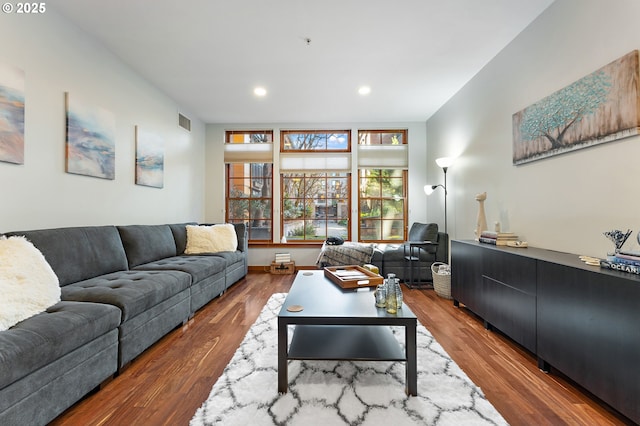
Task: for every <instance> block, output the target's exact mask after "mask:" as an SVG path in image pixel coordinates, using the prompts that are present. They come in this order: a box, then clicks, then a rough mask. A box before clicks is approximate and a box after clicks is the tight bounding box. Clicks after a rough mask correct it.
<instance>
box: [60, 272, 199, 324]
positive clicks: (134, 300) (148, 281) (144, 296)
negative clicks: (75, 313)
mask: <svg viewBox="0 0 640 426" xmlns="http://www.w3.org/2000/svg"><path fill="white" fill-rule="evenodd" d="M190 284H191V276H190V275H189V274H186V273H184V272H180V271H121V272H114V273H112V274H107V275H103V276H100V277H96V278H92V279H89V280H85V281H80V282H78V283H74V284H70V285H68V286H66V287H64V288H63V289H62V299H63V300H74V301H86V302H98V303H106V304H109V305H114V306H117V307H119V308H120V310H122V322H125V321H127V320H129V319H131V318H133V317H135V316H136V315H139V314H140V313H142V312H144V311H147V310H149V309H150V308H152V307H153V306H155V305H157V304H158V303H160V302H162V301H164V300H167V299H169V298H170V297H172V296H174V295H176V294H178V293H180V292H181V291H183V290H185V289H188V288H189V285H190Z"/></svg>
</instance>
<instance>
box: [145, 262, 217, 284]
mask: <svg viewBox="0 0 640 426" xmlns="http://www.w3.org/2000/svg"><path fill="white" fill-rule="evenodd" d="M225 267H226V262H225V261H224V259H222V258H220V257H216V256H195V255H194V256H175V257H168V258H166V259H160V260H157V261H155V262H149V263H145V264H142V265H139V266H136V268H135V269H136V270H142V271H182V272H186V273H188V274H189V275H191V277H192V283H197V282H200V281H202V280H204V279H206V278H207V277H209V276H213V275H215V274H217V273H219V272H222V271H224V269H225Z"/></svg>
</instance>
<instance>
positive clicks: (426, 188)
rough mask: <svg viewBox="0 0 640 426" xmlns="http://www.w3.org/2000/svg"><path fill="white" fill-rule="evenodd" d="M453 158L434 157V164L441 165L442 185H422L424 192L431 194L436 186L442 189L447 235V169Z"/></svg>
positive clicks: (445, 231)
mask: <svg viewBox="0 0 640 426" xmlns="http://www.w3.org/2000/svg"><path fill="white" fill-rule="evenodd" d="M454 160H455V159H454V158H452V157H441V158H436V164H437V165H438V166H439V167H441V168H442V171H443V172H444V185H442V184H438V185H425V186H424V192H425V194H427V195H431V193H432V192H433V191H435V190H436V189H437V188H438V187H440V188H442V189H444V233H445V234H447V235H449V233H448V232H447V169H448V168H449V167H451V165H452V164H453V161H454Z"/></svg>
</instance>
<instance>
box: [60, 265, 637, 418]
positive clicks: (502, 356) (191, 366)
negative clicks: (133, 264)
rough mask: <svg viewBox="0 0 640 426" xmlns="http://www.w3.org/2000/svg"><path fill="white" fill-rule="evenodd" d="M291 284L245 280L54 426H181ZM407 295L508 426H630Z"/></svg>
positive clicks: (430, 294)
mask: <svg viewBox="0 0 640 426" xmlns="http://www.w3.org/2000/svg"><path fill="white" fill-rule="evenodd" d="M293 277H294V276H293V275H270V274H266V273H260V272H250V273H249V275H248V276H247V278H246V279H244V280H242V281H241V282H239V283H237V284H236V285H234V286H233V287H232V288H231V289H229V290H228V291H227V292H226V293H225V294H224V295H223V296H222V297H220V298H217V299H215V300H213V301H212V302H211V303H209V304H208V305H207V306H205V307H204V308H203V309H201V310H200V311H198V312H197V313H196V315H195V316H194V318H193V319H192V320H190V321H189V323H188V324H186V325H185V326H183V327H181V328H178V329H176V330H174V331H173V332H172V333H170V334H169V335H167V336H165V338H163V339H162V340H161V341H159V342H158V343H156V344H155V345H154V346H152V347H151V348H149V349H147V351H145V352H144V353H143V354H142V355H140V356H139V357H138V358H137V359H135V360H134V361H133V362H132V363H131V365H130V366H129V367H128V368H127V369H126V370H125V371H124V372H123V373H122V374H120V375H119V376H117V377H115V378H114V379H113V380H111V381H109V382H108V383H106V384H105V385H104V386H103V387H102V389H100V390H99V391H97V392H95V393H93V394H91V395H90V396H88V397H86V398H85V399H83V400H82V401H80V402H78V403H77V404H76V405H74V406H73V407H71V408H70V409H69V410H67V411H66V412H65V413H63V414H62V415H61V416H60V417H58V418H57V419H56V420H55V421H54V422H52V425H121V424H131V425H133V424H135V425H187V424H188V423H189V420H190V419H191V417H192V416H193V414H194V413H195V411H196V409H197V408H198V407H200V405H201V404H202V402H203V401H204V400H205V399H206V398H207V396H208V395H209V392H210V390H211V387H212V386H213V384H214V383H215V381H216V379H217V378H218V376H219V375H220V374H221V373H222V370H223V369H224V367H225V366H226V365H227V363H228V362H229V360H230V359H231V357H232V355H233V353H234V352H235V350H236V348H237V347H238V346H239V344H240V342H241V341H242V339H243V338H244V335H245V334H246V332H247V330H248V329H249V327H250V326H251V325H252V324H253V322H254V321H255V319H256V318H257V317H258V314H259V313H260V311H261V310H262V307H263V306H264V304H265V302H266V301H267V299H268V298H269V297H270V296H271V295H272V294H273V293H282V292H287V291H288V289H289V288H290V286H291V283H292V281H293ZM403 291H404V294H405V303H407V304H408V305H409V306H410V307H411V309H412V310H413V311H414V312H415V314H416V315H417V317H418V319H419V321H420V322H421V323H422V324H423V325H424V326H425V327H427V328H428V329H429V330H430V331H431V333H432V334H433V335H434V337H435V338H436V340H437V341H438V342H439V343H440V344H441V345H442V346H443V347H444V349H445V350H446V351H447V352H448V353H449V354H450V355H451V357H452V358H453V359H454V360H455V361H456V363H458V365H459V366H460V367H461V368H462V369H463V370H464V371H465V372H466V373H467V375H468V376H469V377H470V378H471V379H472V380H473V381H474V382H475V383H476V384H477V385H478V386H480V387H481V388H482V390H483V391H484V393H485V395H486V396H487V398H488V399H489V401H491V403H492V404H493V405H494V406H495V407H496V408H497V410H498V411H499V412H500V413H501V414H502V415H503V416H504V418H505V419H506V420H507V421H508V422H509V423H510V424H511V425H623V424H628V421H627V420H625V419H624V418H622V417H621V416H618V415H616V414H615V413H613V412H612V411H611V410H609V409H607V408H606V407H605V406H604V405H602V404H601V403H599V402H597V400H595V399H594V398H592V397H590V396H588V395H587V394H585V393H584V391H581V390H580V389H578V388H577V387H576V386H575V385H573V384H572V383H570V382H568V381H567V380H565V379H564V378H562V377H559V376H558V375H556V374H545V373H542V372H541V371H540V370H539V369H538V368H537V363H536V360H535V358H534V357H533V356H532V355H531V354H530V353H528V352H526V351H525V350H524V349H522V348H521V347H520V346H518V345H516V344H515V343H513V342H511V341H510V340H509V339H507V338H506V337H504V336H502V335H501V334H500V333H496V332H492V331H487V330H485V329H484V327H483V324H482V321H481V320H479V319H478V318H477V317H476V316H474V315H473V314H472V313H470V312H469V311H467V310H466V309H464V308H455V307H453V304H452V303H451V301H449V300H445V299H442V298H440V297H438V296H437V295H436V294H435V293H434V291H433V290H418V289H413V290H411V289H407V288H406V287H404V286H403ZM418 356H420V354H418ZM274 386H276V384H275V383H274Z"/></svg>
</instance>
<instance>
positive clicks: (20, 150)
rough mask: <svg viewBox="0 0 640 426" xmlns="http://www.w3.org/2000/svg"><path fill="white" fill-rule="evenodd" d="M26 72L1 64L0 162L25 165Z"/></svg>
mask: <svg viewBox="0 0 640 426" xmlns="http://www.w3.org/2000/svg"><path fill="white" fill-rule="evenodd" d="M24 80H25V78H24V71H23V70H21V69H19V68H17V67H14V66H11V65H6V64H2V63H0V161H4V162H7V163H14V164H24Z"/></svg>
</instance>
